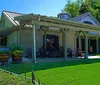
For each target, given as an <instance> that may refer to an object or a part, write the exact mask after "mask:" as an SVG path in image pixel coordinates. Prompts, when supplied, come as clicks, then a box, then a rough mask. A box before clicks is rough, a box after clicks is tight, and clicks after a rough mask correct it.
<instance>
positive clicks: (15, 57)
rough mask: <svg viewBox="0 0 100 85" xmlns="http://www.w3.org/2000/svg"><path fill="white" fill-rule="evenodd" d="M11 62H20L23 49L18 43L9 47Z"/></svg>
mask: <svg viewBox="0 0 100 85" xmlns="http://www.w3.org/2000/svg"><path fill="white" fill-rule="evenodd" d="M10 50H11V56H12V63H22V54H23V49H22V48H21V47H20V46H18V45H13V46H12V47H11V48H10Z"/></svg>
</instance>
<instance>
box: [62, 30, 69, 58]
mask: <svg viewBox="0 0 100 85" xmlns="http://www.w3.org/2000/svg"><path fill="white" fill-rule="evenodd" d="M62 33H63V46H64V57H65V59H66V60H67V48H68V42H67V40H68V34H67V33H68V32H67V31H63V32H62Z"/></svg>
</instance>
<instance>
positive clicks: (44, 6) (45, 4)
mask: <svg viewBox="0 0 100 85" xmlns="http://www.w3.org/2000/svg"><path fill="white" fill-rule="evenodd" d="M73 1H75V0H73ZM66 3H67V0H0V12H2V10H8V11H14V12H20V13H25V14H29V13H34V14H41V15H47V16H56V15H57V14H58V13H60V12H61V9H63V8H64V6H65V4H66Z"/></svg>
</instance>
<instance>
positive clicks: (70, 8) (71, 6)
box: [63, 0, 100, 21]
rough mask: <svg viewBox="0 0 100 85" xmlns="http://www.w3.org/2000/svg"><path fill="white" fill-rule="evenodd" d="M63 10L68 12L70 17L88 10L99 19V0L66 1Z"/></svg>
mask: <svg viewBox="0 0 100 85" xmlns="http://www.w3.org/2000/svg"><path fill="white" fill-rule="evenodd" d="M63 11H67V12H69V13H70V14H71V17H75V16H78V15H80V14H83V13H85V12H90V13H91V14H92V15H93V16H94V17H95V18H96V19H97V20H98V21H100V0H76V1H75V2H70V3H69V2H68V3H67V4H66V6H65V7H64V9H63Z"/></svg>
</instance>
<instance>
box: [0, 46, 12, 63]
mask: <svg viewBox="0 0 100 85" xmlns="http://www.w3.org/2000/svg"><path fill="white" fill-rule="evenodd" d="M9 53H10V50H9V48H4V47H2V48H0V62H8V59H9Z"/></svg>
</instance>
